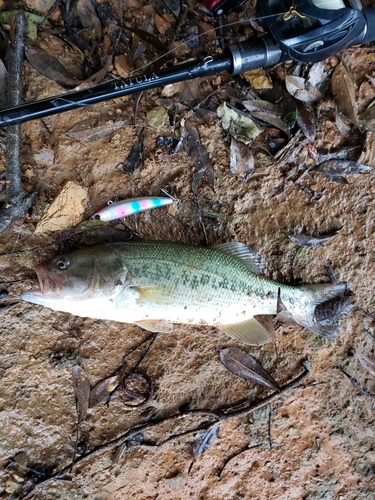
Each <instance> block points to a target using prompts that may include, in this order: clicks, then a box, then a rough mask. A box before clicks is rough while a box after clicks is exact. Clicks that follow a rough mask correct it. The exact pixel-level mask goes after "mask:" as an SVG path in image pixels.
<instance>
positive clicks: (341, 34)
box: [206, 0, 375, 63]
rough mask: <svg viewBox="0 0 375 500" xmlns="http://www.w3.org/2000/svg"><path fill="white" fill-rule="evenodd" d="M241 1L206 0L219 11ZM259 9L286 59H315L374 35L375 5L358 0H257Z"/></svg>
mask: <svg viewBox="0 0 375 500" xmlns="http://www.w3.org/2000/svg"><path fill="white" fill-rule="evenodd" d="M242 3H243V1H242V0H238V1H237V3H236V0H206V6H207V7H208V8H209V9H210V10H211V11H212V12H214V13H216V14H219V13H224V12H226V11H227V12H228V11H229V10H230V9H233V8H234V7H236V6H239V5H240V4H242ZM256 12H257V13H256V20H257V22H258V24H259V25H260V26H261V27H262V28H263V29H264V30H265V31H266V32H267V33H269V34H270V35H271V36H272V37H273V39H274V41H275V43H276V44H277V45H278V47H279V48H280V50H281V51H282V52H283V54H284V57H283V58H284V59H294V60H295V61H300V62H303V63H314V62H318V61H322V60H324V59H326V58H327V57H330V56H332V55H334V54H336V53H337V52H340V51H341V50H343V49H345V48H346V47H349V46H352V45H356V44H361V43H367V42H370V41H372V40H373V38H374V33H373V32H372V33H370V30H369V29H368V27H369V26H371V27H373V26H375V9H374V7H369V8H362V4H361V2H360V1H359V0H266V1H262V0H258V4H257V11H256ZM372 31H373V28H372Z"/></svg>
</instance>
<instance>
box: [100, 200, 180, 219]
mask: <svg viewBox="0 0 375 500" xmlns="http://www.w3.org/2000/svg"><path fill="white" fill-rule="evenodd" d="M175 202H176V200H175V198H173V197H169V198H167V197H165V196H161V197H157V196H150V197H144V198H130V199H128V200H122V201H117V202H116V203H111V204H108V205H107V206H106V207H103V208H101V209H100V210H98V211H97V212H95V213H94V215H93V216H92V217H91V219H94V220H102V221H104V222H109V221H111V220H116V219H122V218H123V217H128V216H129V215H133V214H138V213H140V212H144V211H145V210H151V209H152V208H159V207H164V206H165V205H171V204H172V203H175Z"/></svg>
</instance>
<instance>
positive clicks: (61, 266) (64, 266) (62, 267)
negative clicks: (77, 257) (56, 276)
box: [56, 259, 70, 271]
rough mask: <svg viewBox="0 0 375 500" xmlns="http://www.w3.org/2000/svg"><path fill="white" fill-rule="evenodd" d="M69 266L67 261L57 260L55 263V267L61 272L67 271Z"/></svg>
mask: <svg viewBox="0 0 375 500" xmlns="http://www.w3.org/2000/svg"><path fill="white" fill-rule="evenodd" d="M69 265H70V261H69V260H68V259H59V260H58V261H57V262H56V267H57V268H58V269H60V270H61V271H65V269H68V267H69Z"/></svg>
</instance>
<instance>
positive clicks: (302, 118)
mask: <svg viewBox="0 0 375 500" xmlns="http://www.w3.org/2000/svg"><path fill="white" fill-rule="evenodd" d="M295 104H296V108H297V123H298V125H299V128H300V129H301V130H302V132H303V135H304V136H305V137H306V139H308V140H309V141H310V142H314V141H315V137H316V124H315V114H314V111H313V109H312V108H310V107H308V106H306V104H305V103H304V102H302V101H298V99H296V100H295Z"/></svg>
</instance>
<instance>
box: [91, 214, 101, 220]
mask: <svg viewBox="0 0 375 500" xmlns="http://www.w3.org/2000/svg"><path fill="white" fill-rule="evenodd" d="M91 219H92V220H100V215H99V214H95V215H93V216H92V217H91Z"/></svg>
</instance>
